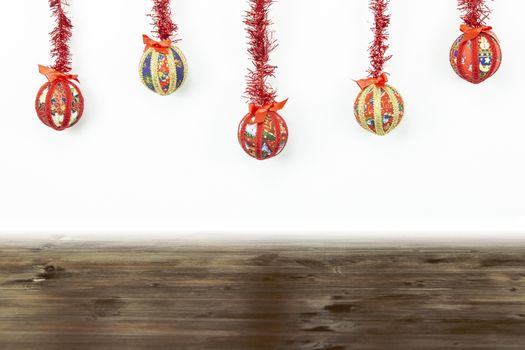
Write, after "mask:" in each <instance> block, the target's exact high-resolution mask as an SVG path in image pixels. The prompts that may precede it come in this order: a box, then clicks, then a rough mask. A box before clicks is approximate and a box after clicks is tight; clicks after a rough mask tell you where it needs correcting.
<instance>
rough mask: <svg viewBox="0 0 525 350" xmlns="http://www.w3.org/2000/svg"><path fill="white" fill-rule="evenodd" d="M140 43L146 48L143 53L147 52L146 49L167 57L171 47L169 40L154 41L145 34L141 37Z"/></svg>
mask: <svg viewBox="0 0 525 350" xmlns="http://www.w3.org/2000/svg"><path fill="white" fill-rule="evenodd" d="M142 41H143V42H144V45H146V47H145V48H144V51H147V50H148V49H150V48H151V49H153V50H155V51H158V52H160V53H163V54H165V55H167V54H168V49H169V48H170V47H171V40H169V39H167V40H161V41H156V40H153V39H151V38H150V37H149V36H147V35H146V34H144V35H142Z"/></svg>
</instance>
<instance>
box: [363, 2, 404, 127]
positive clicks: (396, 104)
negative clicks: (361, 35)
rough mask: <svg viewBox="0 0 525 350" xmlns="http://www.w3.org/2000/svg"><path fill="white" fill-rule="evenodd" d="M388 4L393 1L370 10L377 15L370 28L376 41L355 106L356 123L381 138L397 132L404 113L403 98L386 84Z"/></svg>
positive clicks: (373, 44)
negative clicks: (366, 75) (393, 131)
mask: <svg viewBox="0 0 525 350" xmlns="http://www.w3.org/2000/svg"><path fill="white" fill-rule="evenodd" d="M389 3H390V0H370V3H369V8H370V10H372V13H373V15H374V25H373V27H372V28H371V29H372V32H373V34H374V39H373V40H372V43H371V44H370V47H369V48H368V52H369V58H370V68H369V69H368V78H367V79H361V80H357V81H356V83H357V85H359V88H360V89H361V91H360V92H359V94H358V95H357V98H356V100H355V102H354V115H355V117H356V120H357V122H358V123H359V124H360V125H361V127H362V128H363V129H365V130H367V131H370V132H372V133H374V134H376V135H380V136H383V135H386V134H388V133H390V132H391V131H392V130H394V129H395V128H396V127H397V126H398V125H399V123H400V122H401V120H402V119H403V116H404V113H405V104H404V102H403V98H402V97H401V94H400V93H399V92H398V91H397V90H396V89H395V88H394V87H392V86H390V85H388V84H387V82H388V78H387V74H386V73H385V72H384V66H385V63H386V62H387V61H388V60H389V59H391V58H392V56H391V55H387V51H388V48H389V45H388V44H387V40H388V26H389V25H390V15H389V14H387V10H388V5H389Z"/></svg>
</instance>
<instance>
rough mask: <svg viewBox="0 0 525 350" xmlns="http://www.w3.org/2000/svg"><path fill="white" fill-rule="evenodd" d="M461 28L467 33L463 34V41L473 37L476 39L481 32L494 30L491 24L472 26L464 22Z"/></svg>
mask: <svg viewBox="0 0 525 350" xmlns="http://www.w3.org/2000/svg"><path fill="white" fill-rule="evenodd" d="M459 29H460V30H461V31H462V32H463V33H465V34H464V35H463V39H462V40H461V43H464V42H465V41H469V40H472V39H476V38H477V37H478V36H479V35H480V34H481V33H488V32H490V31H491V30H492V27H490V26H481V27H476V28H472V27H470V26H468V25H466V24H462V25H461V26H460V27H459Z"/></svg>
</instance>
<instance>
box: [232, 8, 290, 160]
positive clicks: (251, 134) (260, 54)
mask: <svg viewBox="0 0 525 350" xmlns="http://www.w3.org/2000/svg"><path fill="white" fill-rule="evenodd" d="M272 3H273V1H272V0H250V6H251V8H250V10H249V11H247V12H246V17H245V20H244V23H245V24H246V26H247V32H248V36H249V38H250V39H249V40H250V42H249V44H250V48H249V49H248V52H249V54H250V55H251V57H252V61H253V65H254V68H253V69H250V70H249V71H248V76H247V79H248V87H247V88H246V95H247V96H248V97H249V99H250V104H249V110H248V114H246V116H245V117H244V118H243V119H242V120H241V122H240V123H239V129H238V134H237V136H238V139H239V143H240V145H241V147H242V149H243V150H244V151H245V152H246V153H247V154H248V155H249V156H251V157H253V158H255V159H258V160H264V159H269V158H272V157H275V156H276V155H278V154H279V153H281V151H282V150H283V149H284V147H285V146H286V143H287V141H288V127H287V126H286V122H285V121H284V119H283V118H282V117H281V115H280V114H279V111H280V110H281V109H282V108H283V107H284V106H285V104H286V102H287V100H284V101H282V102H276V101H275V99H276V95H277V93H276V91H275V90H274V89H273V88H272V87H271V86H270V85H269V84H268V83H267V78H268V77H270V76H274V72H275V69H276V67H275V66H272V65H270V63H269V57H270V52H271V51H272V50H273V49H274V48H275V46H276V42H275V40H274V39H273V37H272V34H271V33H270V32H269V31H268V26H270V25H271V21H270V19H269V15H268V12H269V7H270V5H271V4H272Z"/></svg>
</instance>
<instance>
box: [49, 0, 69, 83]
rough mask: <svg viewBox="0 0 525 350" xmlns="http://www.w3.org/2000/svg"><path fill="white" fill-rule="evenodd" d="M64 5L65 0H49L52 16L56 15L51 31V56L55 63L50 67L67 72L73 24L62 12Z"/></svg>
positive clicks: (65, 3)
mask: <svg viewBox="0 0 525 350" xmlns="http://www.w3.org/2000/svg"><path fill="white" fill-rule="evenodd" d="M64 5H65V6H67V2H66V1H64V0H49V6H50V7H51V11H52V13H53V16H55V17H56V27H55V29H54V30H53V31H52V32H51V44H52V48H51V57H53V58H54V59H55V64H54V65H53V66H51V67H52V68H54V69H56V70H57V71H60V72H62V73H67V72H70V71H71V51H70V50H69V40H70V39H71V29H72V28H73V25H72V24H71V20H70V19H69V18H68V17H67V16H66V13H65V12H64V8H63V6H64Z"/></svg>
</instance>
